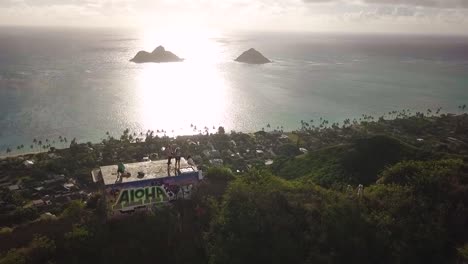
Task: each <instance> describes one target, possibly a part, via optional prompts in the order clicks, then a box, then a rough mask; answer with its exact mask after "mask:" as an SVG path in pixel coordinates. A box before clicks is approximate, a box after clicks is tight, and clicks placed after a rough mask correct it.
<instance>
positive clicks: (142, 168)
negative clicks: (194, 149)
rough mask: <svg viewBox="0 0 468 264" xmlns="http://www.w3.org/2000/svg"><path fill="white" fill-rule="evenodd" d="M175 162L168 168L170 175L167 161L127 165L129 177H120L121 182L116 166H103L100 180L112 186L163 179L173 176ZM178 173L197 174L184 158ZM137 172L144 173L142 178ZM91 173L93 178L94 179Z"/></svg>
mask: <svg viewBox="0 0 468 264" xmlns="http://www.w3.org/2000/svg"><path fill="white" fill-rule="evenodd" d="M174 163H175V160H174V159H173V160H172V165H171V167H170V175H168V171H167V160H156V161H145V162H137V163H128V164H124V165H125V172H126V173H130V176H129V177H122V179H121V181H118V180H119V179H118V177H117V168H118V166H117V165H110V166H103V167H101V174H102V179H103V181H104V184H105V185H112V184H116V183H128V182H134V181H142V180H149V179H158V178H165V177H168V176H175V171H174ZM180 171H181V173H182V174H184V173H190V172H197V171H198V170H197V168H196V167H195V166H193V167H192V166H190V165H189V164H188V163H187V161H186V160H185V159H184V158H181V160H180ZM139 172H142V173H144V175H143V176H140V175H139ZM94 173H95V172H93V178H94Z"/></svg>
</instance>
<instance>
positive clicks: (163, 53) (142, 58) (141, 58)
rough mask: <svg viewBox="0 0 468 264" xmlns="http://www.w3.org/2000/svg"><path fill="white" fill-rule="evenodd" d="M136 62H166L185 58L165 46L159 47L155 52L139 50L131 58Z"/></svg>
mask: <svg viewBox="0 0 468 264" xmlns="http://www.w3.org/2000/svg"><path fill="white" fill-rule="evenodd" d="M130 61H131V62H135V63H148V62H155V63H165V62H180V61H183V59H181V58H179V57H178V56H177V55H175V54H174V53H172V52H170V51H167V50H166V49H165V48H164V47H163V46H159V47H157V48H156V49H155V50H153V52H151V53H149V52H147V51H143V50H142V51H139V52H138V53H137V54H136V55H135V57H134V58H133V59H131V60H130Z"/></svg>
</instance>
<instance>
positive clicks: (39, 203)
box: [32, 199, 45, 207]
mask: <svg viewBox="0 0 468 264" xmlns="http://www.w3.org/2000/svg"><path fill="white" fill-rule="evenodd" d="M32 205H33V206H35V207H41V206H44V205H45V202H44V200H42V199H39V200H33V201H32Z"/></svg>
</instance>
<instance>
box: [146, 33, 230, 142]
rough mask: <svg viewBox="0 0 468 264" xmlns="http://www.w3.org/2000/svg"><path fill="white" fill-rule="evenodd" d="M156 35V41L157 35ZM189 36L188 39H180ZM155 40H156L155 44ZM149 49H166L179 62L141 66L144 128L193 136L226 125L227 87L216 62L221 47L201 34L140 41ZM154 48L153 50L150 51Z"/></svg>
mask: <svg viewBox="0 0 468 264" xmlns="http://www.w3.org/2000/svg"><path fill="white" fill-rule="evenodd" d="M155 36H157V37H155ZM187 37H188V38H190V41H184V40H186V39H187ZM158 39H159V40H158ZM144 43H145V44H144V46H145V47H148V48H147V49H148V50H152V49H154V47H156V46H158V45H160V44H161V45H164V46H165V47H166V49H167V50H170V51H173V52H174V53H175V54H177V55H178V56H179V57H182V58H189V59H186V60H185V61H184V62H182V63H165V64H164V63H163V64H156V63H155V64H151V63H150V64H142V67H141V69H140V70H139V71H140V73H139V76H138V77H137V78H138V79H137V80H138V87H137V89H138V90H137V98H138V100H139V103H138V105H139V116H140V124H141V127H142V128H143V129H151V130H155V131H156V130H159V129H164V130H166V131H168V132H169V133H168V134H172V133H171V132H172V131H173V130H174V134H193V133H197V132H198V131H193V129H192V128H191V127H190V125H191V124H194V125H197V126H198V129H202V130H203V127H205V126H207V127H209V128H210V129H212V127H213V126H216V127H217V126H218V125H221V124H223V123H224V121H225V117H226V116H225V112H226V96H227V93H228V86H227V85H226V81H225V78H224V73H223V72H222V70H221V69H220V67H219V64H217V62H218V61H219V59H220V55H219V54H222V51H221V50H220V49H221V48H220V47H219V45H218V44H217V43H216V42H215V41H214V40H211V39H209V38H207V37H206V36H205V35H194V34H189V35H188V36H187V35H184V37H183V38H180V37H177V36H175V35H174V36H170V35H163V37H161V35H149V36H148V37H147V38H145V39H144ZM151 47H153V48H151Z"/></svg>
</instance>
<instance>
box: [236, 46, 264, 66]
mask: <svg viewBox="0 0 468 264" xmlns="http://www.w3.org/2000/svg"><path fill="white" fill-rule="evenodd" d="M235 61H237V62H243V63H249V64H265V63H270V62H271V61H270V60H269V59H267V58H266V57H265V56H263V54H261V53H260V52H258V51H257V50H256V49H253V48H252V49H249V50H247V51H245V52H244V53H242V54H241V55H240V56H239V57H237V59H236V60H235Z"/></svg>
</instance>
